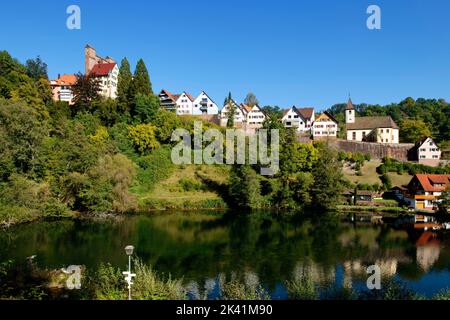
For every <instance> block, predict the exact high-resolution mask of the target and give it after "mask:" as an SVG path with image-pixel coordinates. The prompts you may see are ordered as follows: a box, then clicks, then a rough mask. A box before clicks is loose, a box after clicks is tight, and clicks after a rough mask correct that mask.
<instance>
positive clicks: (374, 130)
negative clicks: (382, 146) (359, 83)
mask: <svg viewBox="0 0 450 320" xmlns="http://www.w3.org/2000/svg"><path fill="white" fill-rule="evenodd" d="M345 124H346V129H347V140H352V141H367V142H378V143H399V128H398V126H397V124H396V123H395V122H394V120H392V118H391V117H390V116H381V117H356V110H355V108H354V107H353V103H352V100H351V99H349V100H348V102H347V107H346V108H345Z"/></svg>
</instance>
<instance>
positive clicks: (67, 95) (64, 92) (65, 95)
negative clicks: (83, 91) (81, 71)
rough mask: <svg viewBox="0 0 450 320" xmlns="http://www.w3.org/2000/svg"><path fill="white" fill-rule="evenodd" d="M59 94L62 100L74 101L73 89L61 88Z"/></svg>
mask: <svg viewBox="0 0 450 320" xmlns="http://www.w3.org/2000/svg"><path fill="white" fill-rule="evenodd" d="M58 96H59V100H60V101H68V102H70V101H72V99H73V94H72V90H70V89H61V90H59V91H58Z"/></svg>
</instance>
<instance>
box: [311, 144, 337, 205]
mask: <svg viewBox="0 0 450 320" xmlns="http://www.w3.org/2000/svg"><path fill="white" fill-rule="evenodd" d="M318 151H319V152H318V155H317V156H318V160H317V161H316V162H315V164H314V167H313V169H312V175H313V178H314V184H313V185H312V187H311V191H310V192H311V197H312V205H313V206H315V207H317V208H320V209H325V210H329V209H334V208H335V207H336V205H337V204H338V200H339V197H340V196H341V192H342V188H343V187H342V183H343V174H342V163H341V162H340V161H339V160H338V158H337V153H336V151H335V150H333V149H331V148H330V147H328V146H327V145H326V144H321V145H319V147H318Z"/></svg>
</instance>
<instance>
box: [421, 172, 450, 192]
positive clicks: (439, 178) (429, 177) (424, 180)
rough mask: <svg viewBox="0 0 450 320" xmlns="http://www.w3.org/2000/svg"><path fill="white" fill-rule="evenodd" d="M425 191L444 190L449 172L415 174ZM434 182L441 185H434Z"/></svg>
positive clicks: (448, 180)
mask: <svg viewBox="0 0 450 320" xmlns="http://www.w3.org/2000/svg"><path fill="white" fill-rule="evenodd" d="M416 178H417V180H418V181H419V183H420V185H421V186H422V188H423V190H424V191H425V192H436V191H444V190H445V188H446V187H447V185H448V184H449V183H450V174H416ZM435 184H443V186H434V185H435Z"/></svg>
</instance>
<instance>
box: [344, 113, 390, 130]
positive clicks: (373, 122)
mask: <svg viewBox="0 0 450 320" xmlns="http://www.w3.org/2000/svg"><path fill="white" fill-rule="evenodd" d="M377 128H393V129H398V126H397V124H396V123H395V122H394V120H392V118H391V117H390V116H386V117H356V118H355V123H347V130H363V129H377Z"/></svg>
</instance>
